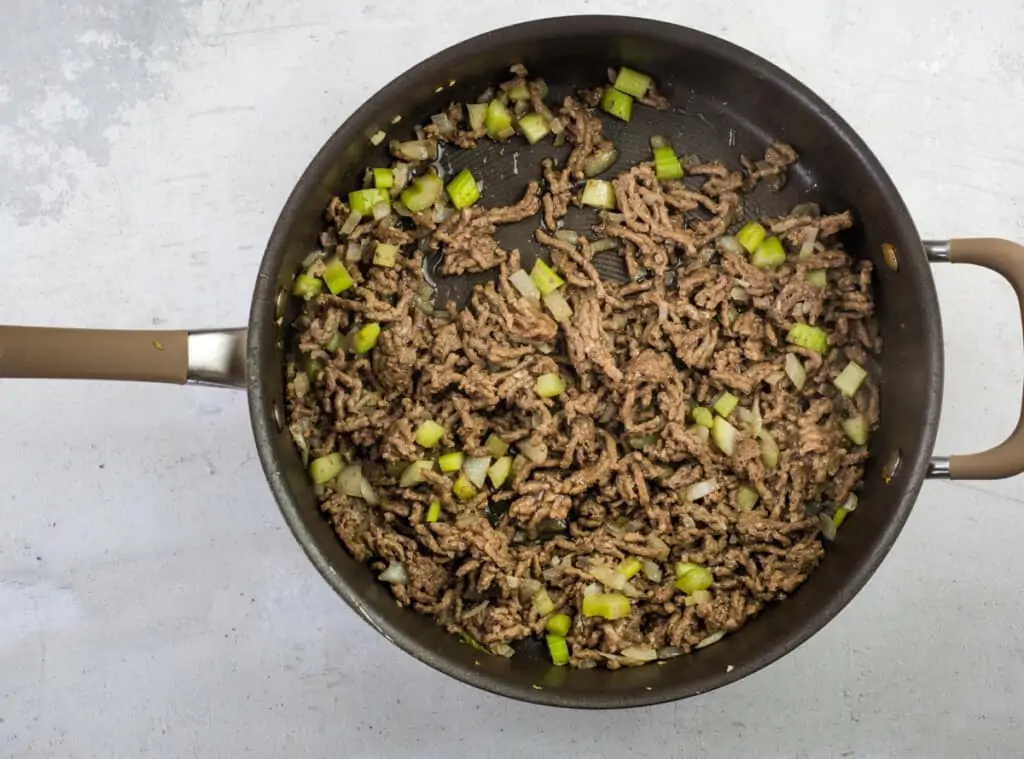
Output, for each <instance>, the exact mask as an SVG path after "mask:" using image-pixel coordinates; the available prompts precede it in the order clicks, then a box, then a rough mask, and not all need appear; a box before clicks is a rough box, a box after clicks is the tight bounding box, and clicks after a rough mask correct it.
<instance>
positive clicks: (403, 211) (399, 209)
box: [394, 201, 412, 218]
mask: <svg viewBox="0 0 1024 759" xmlns="http://www.w3.org/2000/svg"><path fill="white" fill-rule="evenodd" d="M394 209H395V213H397V214H398V215H399V216H405V217H406V218H412V211H410V210H409V209H408V208H406V206H405V204H404V203H399V202H397V201H396V202H395V205H394Z"/></svg>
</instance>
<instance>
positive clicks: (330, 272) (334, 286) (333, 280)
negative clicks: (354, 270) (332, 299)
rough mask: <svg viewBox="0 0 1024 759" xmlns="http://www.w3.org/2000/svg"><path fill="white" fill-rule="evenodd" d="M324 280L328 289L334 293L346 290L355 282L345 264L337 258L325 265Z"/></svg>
mask: <svg viewBox="0 0 1024 759" xmlns="http://www.w3.org/2000/svg"><path fill="white" fill-rule="evenodd" d="M324 282H325V283H326V284H327V289H328V290H330V291H331V292H332V293H333V294H334V295H338V294H339V293H343V292H345V291H346V290H348V289H349V288H350V287H352V285H354V284H355V280H353V279H352V275H351V274H349V273H348V269H346V268H345V264H343V263H342V262H341V260H340V259H337V258H334V259H332V260H330V261H328V262H327V265H326V266H325V267H324Z"/></svg>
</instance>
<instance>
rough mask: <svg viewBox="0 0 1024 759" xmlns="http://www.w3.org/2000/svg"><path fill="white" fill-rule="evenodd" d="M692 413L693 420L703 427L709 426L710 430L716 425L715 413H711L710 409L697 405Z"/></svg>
mask: <svg viewBox="0 0 1024 759" xmlns="http://www.w3.org/2000/svg"><path fill="white" fill-rule="evenodd" d="M690 413H691V415H692V416H693V421H695V422H696V423H697V424H698V425H700V426H701V427H707V428H708V429H709V430H710V429H711V428H712V427H713V426H714V425H715V415H714V414H712V413H711V410H710V409H707V408H704V407H703V406H697V407H695V408H694V409H693V411H691V412H690Z"/></svg>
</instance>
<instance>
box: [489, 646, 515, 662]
mask: <svg viewBox="0 0 1024 759" xmlns="http://www.w3.org/2000/svg"><path fill="white" fill-rule="evenodd" d="M491 653H492V654H496V655H498V656H504V657H505V658H506V659H511V658H512V657H513V656H515V655H516V650H515V649H514V648H512V646H510V645H509V644H508V643H492V644H491Z"/></svg>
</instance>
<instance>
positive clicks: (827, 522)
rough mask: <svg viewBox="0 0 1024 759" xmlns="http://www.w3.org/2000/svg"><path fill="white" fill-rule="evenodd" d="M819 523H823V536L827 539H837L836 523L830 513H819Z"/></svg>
mask: <svg viewBox="0 0 1024 759" xmlns="http://www.w3.org/2000/svg"><path fill="white" fill-rule="evenodd" d="M818 523H819V524H820V525H821V537H823V538H825V540H835V539H836V530H837V528H836V523H835V522H833V521H832V517H830V516H829V515H828V514H818Z"/></svg>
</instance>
